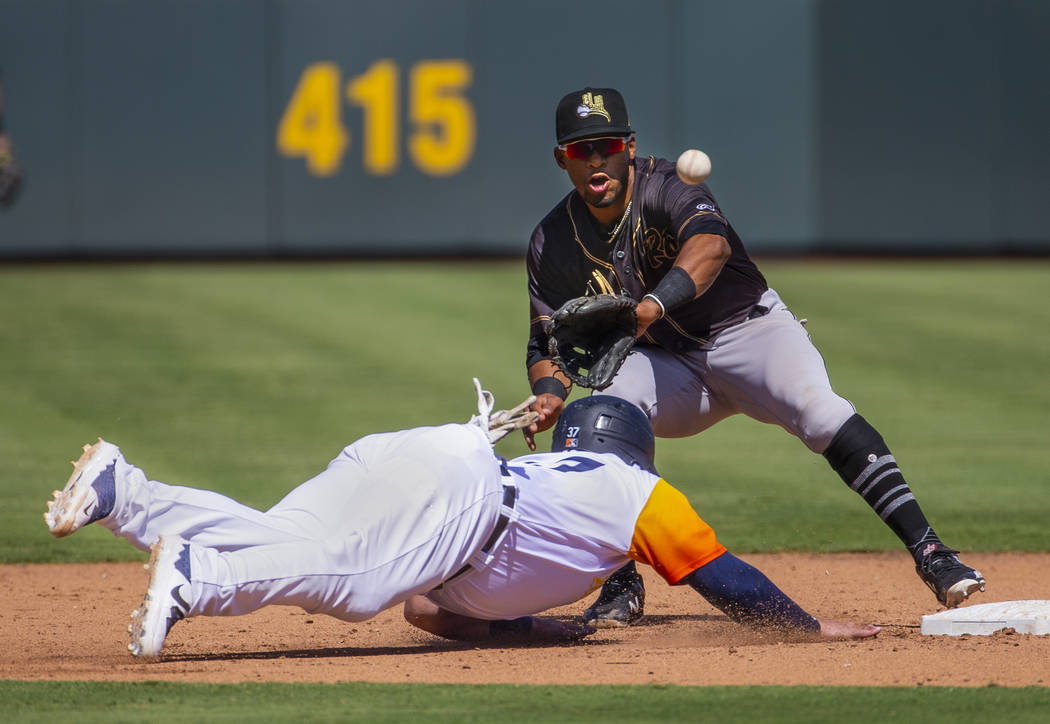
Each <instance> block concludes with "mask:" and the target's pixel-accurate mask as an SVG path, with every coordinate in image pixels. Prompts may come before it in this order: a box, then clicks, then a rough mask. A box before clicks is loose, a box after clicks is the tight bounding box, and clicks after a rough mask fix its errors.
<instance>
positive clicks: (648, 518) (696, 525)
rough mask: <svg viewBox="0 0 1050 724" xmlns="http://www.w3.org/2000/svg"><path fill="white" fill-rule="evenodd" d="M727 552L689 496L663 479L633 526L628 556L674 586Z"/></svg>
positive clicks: (654, 489)
mask: <svg viewBox="0 0 1050 724" xmlns="http://www.w3.org/2000/svg"><path fill="white" fill-rule="evenodd" d="M725 551H726V547H725V546H724V545H722V544H721V543H719V542H718V539H717V538H715V531H714V530H713V529H712V528H711V526H709V525H708V524H707V523H705V522H704V521H703V520H702V519H701V518H700V516H699V515H697V514H696V511H695V510H693V506H691V505H689V501H688V500H686V497H685V496H684V495H682V493H681V492H679V491H678V490H677V489H676V488H674V487H673V486H672V485H670V484H669V483H668V482H667V481H665V480H663V479H662V478H661V479H660V481H659V482H658V483H657V484H656V487H654V488H653V492H652V494H650V495H649V500H648V501H646V503H645V507H644V508H642V512H641V513H640V514H639V515H638V520H637V522H635V524H634V536H633V537H632V538H631V550H630V551H628V553H627V555H628V556H630V557H631V558H633V559H634V560H636V561H639V562H641V563H648V564H649V565H650V566H652V567H653V568H655V569H656V572H657V573H659V574H660V575H661V576H663V578H664V580H666V581H667V582H668V583H670V584H672V585H673V584H675V583H678V582H679V581H680V580H681V579H682V578H684V577H685V576H687V575H689V574H690V573H692V572H693V571H695V570H696V569H697V568H699V567H700V566H702V565H704V564H705V563H709V562H710V561H712V560H714V559H715V558H718V556H720V555H722V554H723V553H725Z"/></svg>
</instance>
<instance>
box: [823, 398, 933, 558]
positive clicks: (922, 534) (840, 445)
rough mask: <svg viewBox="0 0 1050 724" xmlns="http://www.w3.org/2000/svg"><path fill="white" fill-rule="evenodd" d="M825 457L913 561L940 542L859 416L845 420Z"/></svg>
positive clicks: (889, 456) (885, 450) (886, 452)
mask: <svg viewBox="0 0 1050 724" xmlns="http://www.w3.org/2000/svg"><path fill="white" fill-rule="evenodd" d="M824 457H825V458H826V459H827V461H828V463H830V464H831V467H832V468H833V469H834V470H835V472H837V473H838V474H839V477H841V478H842V480H843V481H844V482H845V483H846V484H847V485H848V486H850V488H852V489H853V490H854V491H855V492H856V493H857V494H859V495H860V496H861V497H862V498H864V501H865V502H866V503H867V504H868V505H870V506H871V508H872V510H874V511H875V512H876V513H877V514H878V516H879V517H880V518H882V520H883V521H884V522H885V523H886V525H888V526H889V527H890V529H891V530H892V531H893V532H894V533H896V535H897V537H898V538H900V539H901V541H902V542H903V543H904V545H906V546H907V547H908V550H909V551H911V554H912V556H913V557H914V558H916V559H919V558H920V557H921V556H922V550H923V548H924V547H925V546H926V545H928V544H931V543H933V544H940V539H939V538H938V537H937V534H936V533H935V532H934V530H933V528H932V527H931V526H930V523H929V521H927V520H926V516H925V515H924V514H923V512H922V508H920V507H919V503H918V501H917V500H916V499H915V495H914V494H913V493H912V491H911V488H910V487H909V486H908V483H907V481H905V479H904V475H903V474H902V473H901V470H900V468H899V467H898V466H897V460H896V459H895V458H894V457H893V454H892V453H891V452H890V450H889V448H888V447H887V446H886V443H885V441H884V440H883V439H882V435H880V434H879V432H878V431H877V430H876V429H875V428H874V427H872V426H871V425H870V424H869V423H868V421H867V420H865V419H864V418H863V417H861V416H860V415H853V417H851V418H849V419H848V420H846V422H845V423H843V425H842V427H841V428H839V431H838V432H837V433H835V437H834V438H832V440H831V444H829V445H828V449H827V450H825V451H824Z"/></svg>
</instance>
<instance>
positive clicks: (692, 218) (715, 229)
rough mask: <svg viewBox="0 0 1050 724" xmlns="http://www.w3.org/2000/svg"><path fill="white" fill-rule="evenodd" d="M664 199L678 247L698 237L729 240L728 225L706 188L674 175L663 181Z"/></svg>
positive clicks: (662, 193) (662, 191)
mask: <svg viewBox="0 0 1050 724" xmlns="http://www.w3.org/2000/svg"><path fill="white" fill-rule="evenodd" d="M661 195H662V196H663V198H664V203H665V204H666V207H667V212H668V214H669V216H670V220H671V228H672V229H673V230H674V231H675V235H676V237H677V239H678V243H679V245H681V244H683V243H685V241H686V239H688V238H689V237H691V236H695V235H697V234H717V235H719V236H724V237H728V235H729V233H728V230H727V226H728V224H727V222H726V219H725V217H724V216H723V215H722V210H721V209H719V208H718V204H717V203H716V202H715V197H714V195H712V193H711V189H709V188H708V187H707V184H687V183H684V182H683V181H682V180H681V179H679V178H678V176H677V175H676V174H673V173H671V174H669V175H668V177H667V178H665V179H664V182H663V188H662V189H661Z"/></svg>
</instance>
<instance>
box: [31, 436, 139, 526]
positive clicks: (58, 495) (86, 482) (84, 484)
mask: <svg viewBox="0 0 1050 724" xmlns="http://www.w3.org/2000/svg"><path fill="white" fill-rule="evenodd" d="M119 457H120V448H118V447H117V446H116V445H114V444H112V443H108V442H106V441H105V440H103V439H102V438H99V439H98V442H96V443H95V444H94V445H85V446H84V453H83V454H82V455H81V456H80V459H79V460H77V461H76V462H75V463H73V474H72V475H71V476H70V478H69V482H67V483H66V487H65V488H63V489H62V490H56V491H55V492H54V493H52V496H51V497H52V498H53V499H52V500H49V501H48V502H47V510H46V511H45V512H44V522H45V523H47V529H48V530H49V531H51V535H53V536H55V537H56V538H62V537H64V536H67V535H69V534H71V533H74V532H76V531H78V530H80V529H81V528H83V527H84V526H85V525H87V524H88V523H92V522H94V521H96V520H98V519H100V518H105V517H106V516H107V515H109V514H110V513H111V512H112V510H113V503H114V498H115V495H116V482H115V480H114V473H115V468H116V461H117V459H118V458H119Z"/></svg>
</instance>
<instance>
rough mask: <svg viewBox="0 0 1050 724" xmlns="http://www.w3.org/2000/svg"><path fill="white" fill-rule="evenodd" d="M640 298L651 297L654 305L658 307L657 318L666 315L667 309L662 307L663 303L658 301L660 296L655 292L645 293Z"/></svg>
mask: <svg viewBox="0 0 1050 724" xmlns="http://www.w3.org/2000/svg"><path fill="white" fill-rule="evenodd" d="M642 299H652V300H653V301H654V302H656V306H658V307H659V308H660V316H659V317H657V319H663V318H664V317H665V316H666V315H667V310H666V309H664V303H663V302H661V301H660V297H658V296H656V295H655V294H646V295H645V296H644V297H642Z"/></svg>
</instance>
